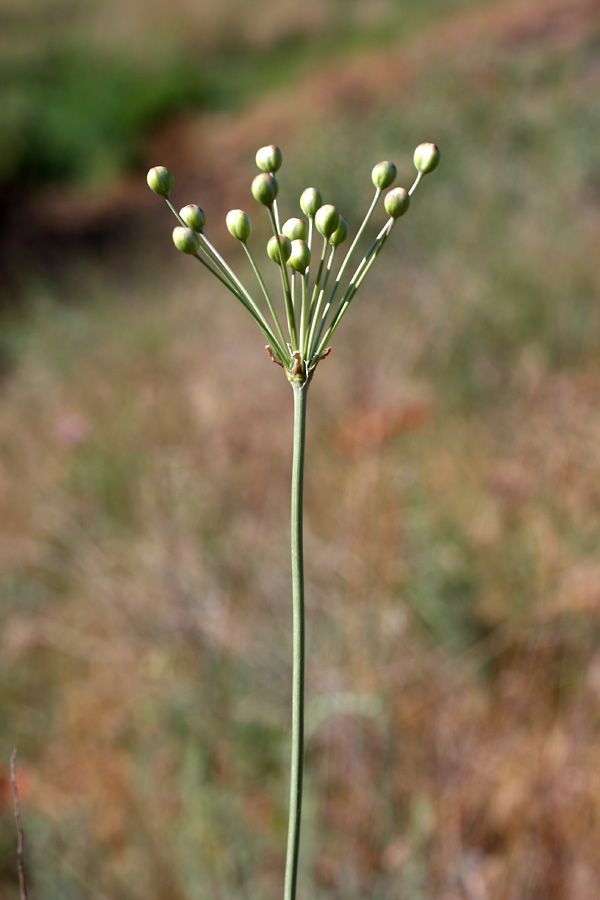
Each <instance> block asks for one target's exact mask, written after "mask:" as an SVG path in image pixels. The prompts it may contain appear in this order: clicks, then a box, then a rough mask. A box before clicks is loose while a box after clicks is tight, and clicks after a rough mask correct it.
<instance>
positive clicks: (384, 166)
mask: <svg viewBox="0 0 600 900" xmlns="http://www.w3.org/2000/svg"><path fill="white" fill-rule="evenodd" d="M395 177H396V166H395V165H394V163H393V162H387V161H384V162H380V163H377V165H376V166H375V168H374V169H373V171H372V172H371V180H372V182H373V184H374V185H375V187H376V188H379V189H380V190H383V189H384V188H386V187H389V186H390V184H392V183H393V181H394V178H395Z"/></svg>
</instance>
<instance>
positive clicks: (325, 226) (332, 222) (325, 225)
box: [315, 203, 340, 238]
mask: <svg viewBox="0 0 600 900" xmlns="http://www.w3.org/2000/svg"><path fill="white" fill-rule="evenodd" d="M339 224H340V214H339V212H338V211H337V209H336V208H335V206H332V205H331V203H326V204H325V205H324V206H321V207H320V209H318V210H317V213H316V215H315V225H316V226H317V231H318V232H319V233H320V234H322V235H323V237H326V238H329V237H331V235H332V234H333V233H334V231H335V230H336V229H337V227H338V225H339Z"/></svg>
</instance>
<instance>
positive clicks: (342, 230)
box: [329, 216, 348, 247]
mask: <svg viewBox="0 0 600 900" xmlns="http://www.w3.org/2000/svg"><path fill="white" fill-rule="evenodd" d="M347 237H348V223H347V222H346V220H345V218H344V217H343V216H340V224H339V225H338V227H337V228H336V229H335V231H334V232H333V234H332V235H331V237H330V238H329V243H330V244H331V246H332V247H337V246H338V245H339V244H342V243H343V242H344V241H345V240H346V238H347Z"/></svg>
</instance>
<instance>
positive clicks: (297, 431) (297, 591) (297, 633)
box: [284, 381, 308, 900]
mask: <svg viewBox="0 0 600 900" xmlns="http://www.w3.org/2000/svg"><path fill="white" fill-rule="evenodd" d="M292 387H293V389H294V455H293V463H292V510H291V513H292V515H291V537H292V599H293V676H292V758H291V771H290V810H289V821H288V842H287V858H286V865H285V892H284V900H295V897H296V881H297V876H298V850H299V847H300V819H301V814H302V775H303V767H304V656H305V650H304V556H303V543H302V510H303V499H302V498H303V482H304V444H305V434H306V394H307V391H308V382H307V381H305V382H304V383H302V384H301V383H299V382H297V381H292Z"/></svg>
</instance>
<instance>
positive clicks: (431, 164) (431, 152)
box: [413, 144, 440, 175]
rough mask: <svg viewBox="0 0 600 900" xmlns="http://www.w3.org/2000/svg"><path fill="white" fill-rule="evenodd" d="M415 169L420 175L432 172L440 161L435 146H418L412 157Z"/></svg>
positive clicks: (438, 152)
mask: <svg viewBox="0 0 600 900" xmlns="http://www.w3.org/2000/svg"><path fill="white" fill-rule="evenodd" d="M413 160H414V164H415V168H416V170H417V171H418V172H420V173H421V174H422V175H427V174H428V172H433V170H434V169H435V167H436V166H437V164H438V163H439V161H440V151H439V150H438V148H437V147H436V145H435V144H419V146H418V147H417V149H416V150H415V155H414V157H413Z"/></svg>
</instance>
